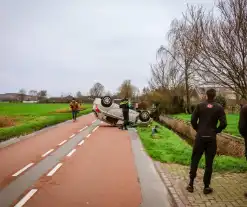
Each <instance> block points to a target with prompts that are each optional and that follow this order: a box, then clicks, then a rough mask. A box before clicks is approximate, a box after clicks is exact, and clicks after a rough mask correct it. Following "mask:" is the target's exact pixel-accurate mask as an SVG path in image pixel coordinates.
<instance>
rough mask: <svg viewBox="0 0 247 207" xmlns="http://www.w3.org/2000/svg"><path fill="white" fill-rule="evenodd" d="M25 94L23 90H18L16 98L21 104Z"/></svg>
mask: <svg viewBox="0 0 247 207" xmlns="http://www.w3.org/2000/svg"><path fill="white" fill-rule="evenodd" d="M26 93H27V92H26V90H25V89H23V88H22V89H20V90H19V93H18V98H19V100H20V101H21V102H23V101H24V99H25V96H26Z"/></svg>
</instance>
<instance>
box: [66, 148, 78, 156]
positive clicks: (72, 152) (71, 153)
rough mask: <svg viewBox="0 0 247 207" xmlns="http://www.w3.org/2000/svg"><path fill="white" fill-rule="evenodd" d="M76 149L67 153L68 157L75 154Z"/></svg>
mask: <svg viewBox="0 0 247 207" xmlns="http://www.w3.org/2000/svg"><path fill="white" fill-rule="evenodd" d="M75 151H76V149H73V150H72V151H71V152H70V153H69V154H67V157H70V156H71V155H73V154H74V152H75Z"/></svg>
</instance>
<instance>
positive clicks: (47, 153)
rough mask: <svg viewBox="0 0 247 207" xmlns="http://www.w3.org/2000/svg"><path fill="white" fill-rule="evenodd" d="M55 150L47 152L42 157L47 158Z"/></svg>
mask: <svg viewBox="0 0 247 207" xmlns="http://www.w3.org/2000/svg"><path fill="white" fill-rule="evenodd" d="M53 150H54V149H51V150H49V151H48V152H46V153H45V154H43V155H42V156H41V157H45V156H47V155H49V154H50V153H51V152H52V151H53Z"/></svg>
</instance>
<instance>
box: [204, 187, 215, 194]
mask: <svg viewBox="0 0 247 207" xmlns="http://www.w3.org/2000/svg"><path fill="white" fill-rule="evenodd" d="M212 192H213V188H210V187H208V188H204V189H203V193H204V194H205V195H206V194H210V193H212Z"/></svg>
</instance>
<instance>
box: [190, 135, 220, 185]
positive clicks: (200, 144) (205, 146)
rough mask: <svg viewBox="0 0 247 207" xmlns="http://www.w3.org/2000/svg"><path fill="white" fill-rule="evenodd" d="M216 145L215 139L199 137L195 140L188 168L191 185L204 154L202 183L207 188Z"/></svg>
mask: <svg viewBox="0 0 247 207" xmlns="http://www.w3.org/2000/svg"><path fill="white" fill-rule="evenodd" d="M216 150H217V143H216V137H200V136H197V137H196V139H195V143H194V147H193V152H192V157H191V167H190V180H191V182H192V183H193V181H194V179H195V177H196V171H197V168H198V163H199V161H200V159H201V157H202V155H203V153H204V152H205V159H206V161H205V172H204V178H203V182H204V185H205V187H209V185H210V182H211V177H212V172H213V161H214V157H215V155H216Z"/></svg>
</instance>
